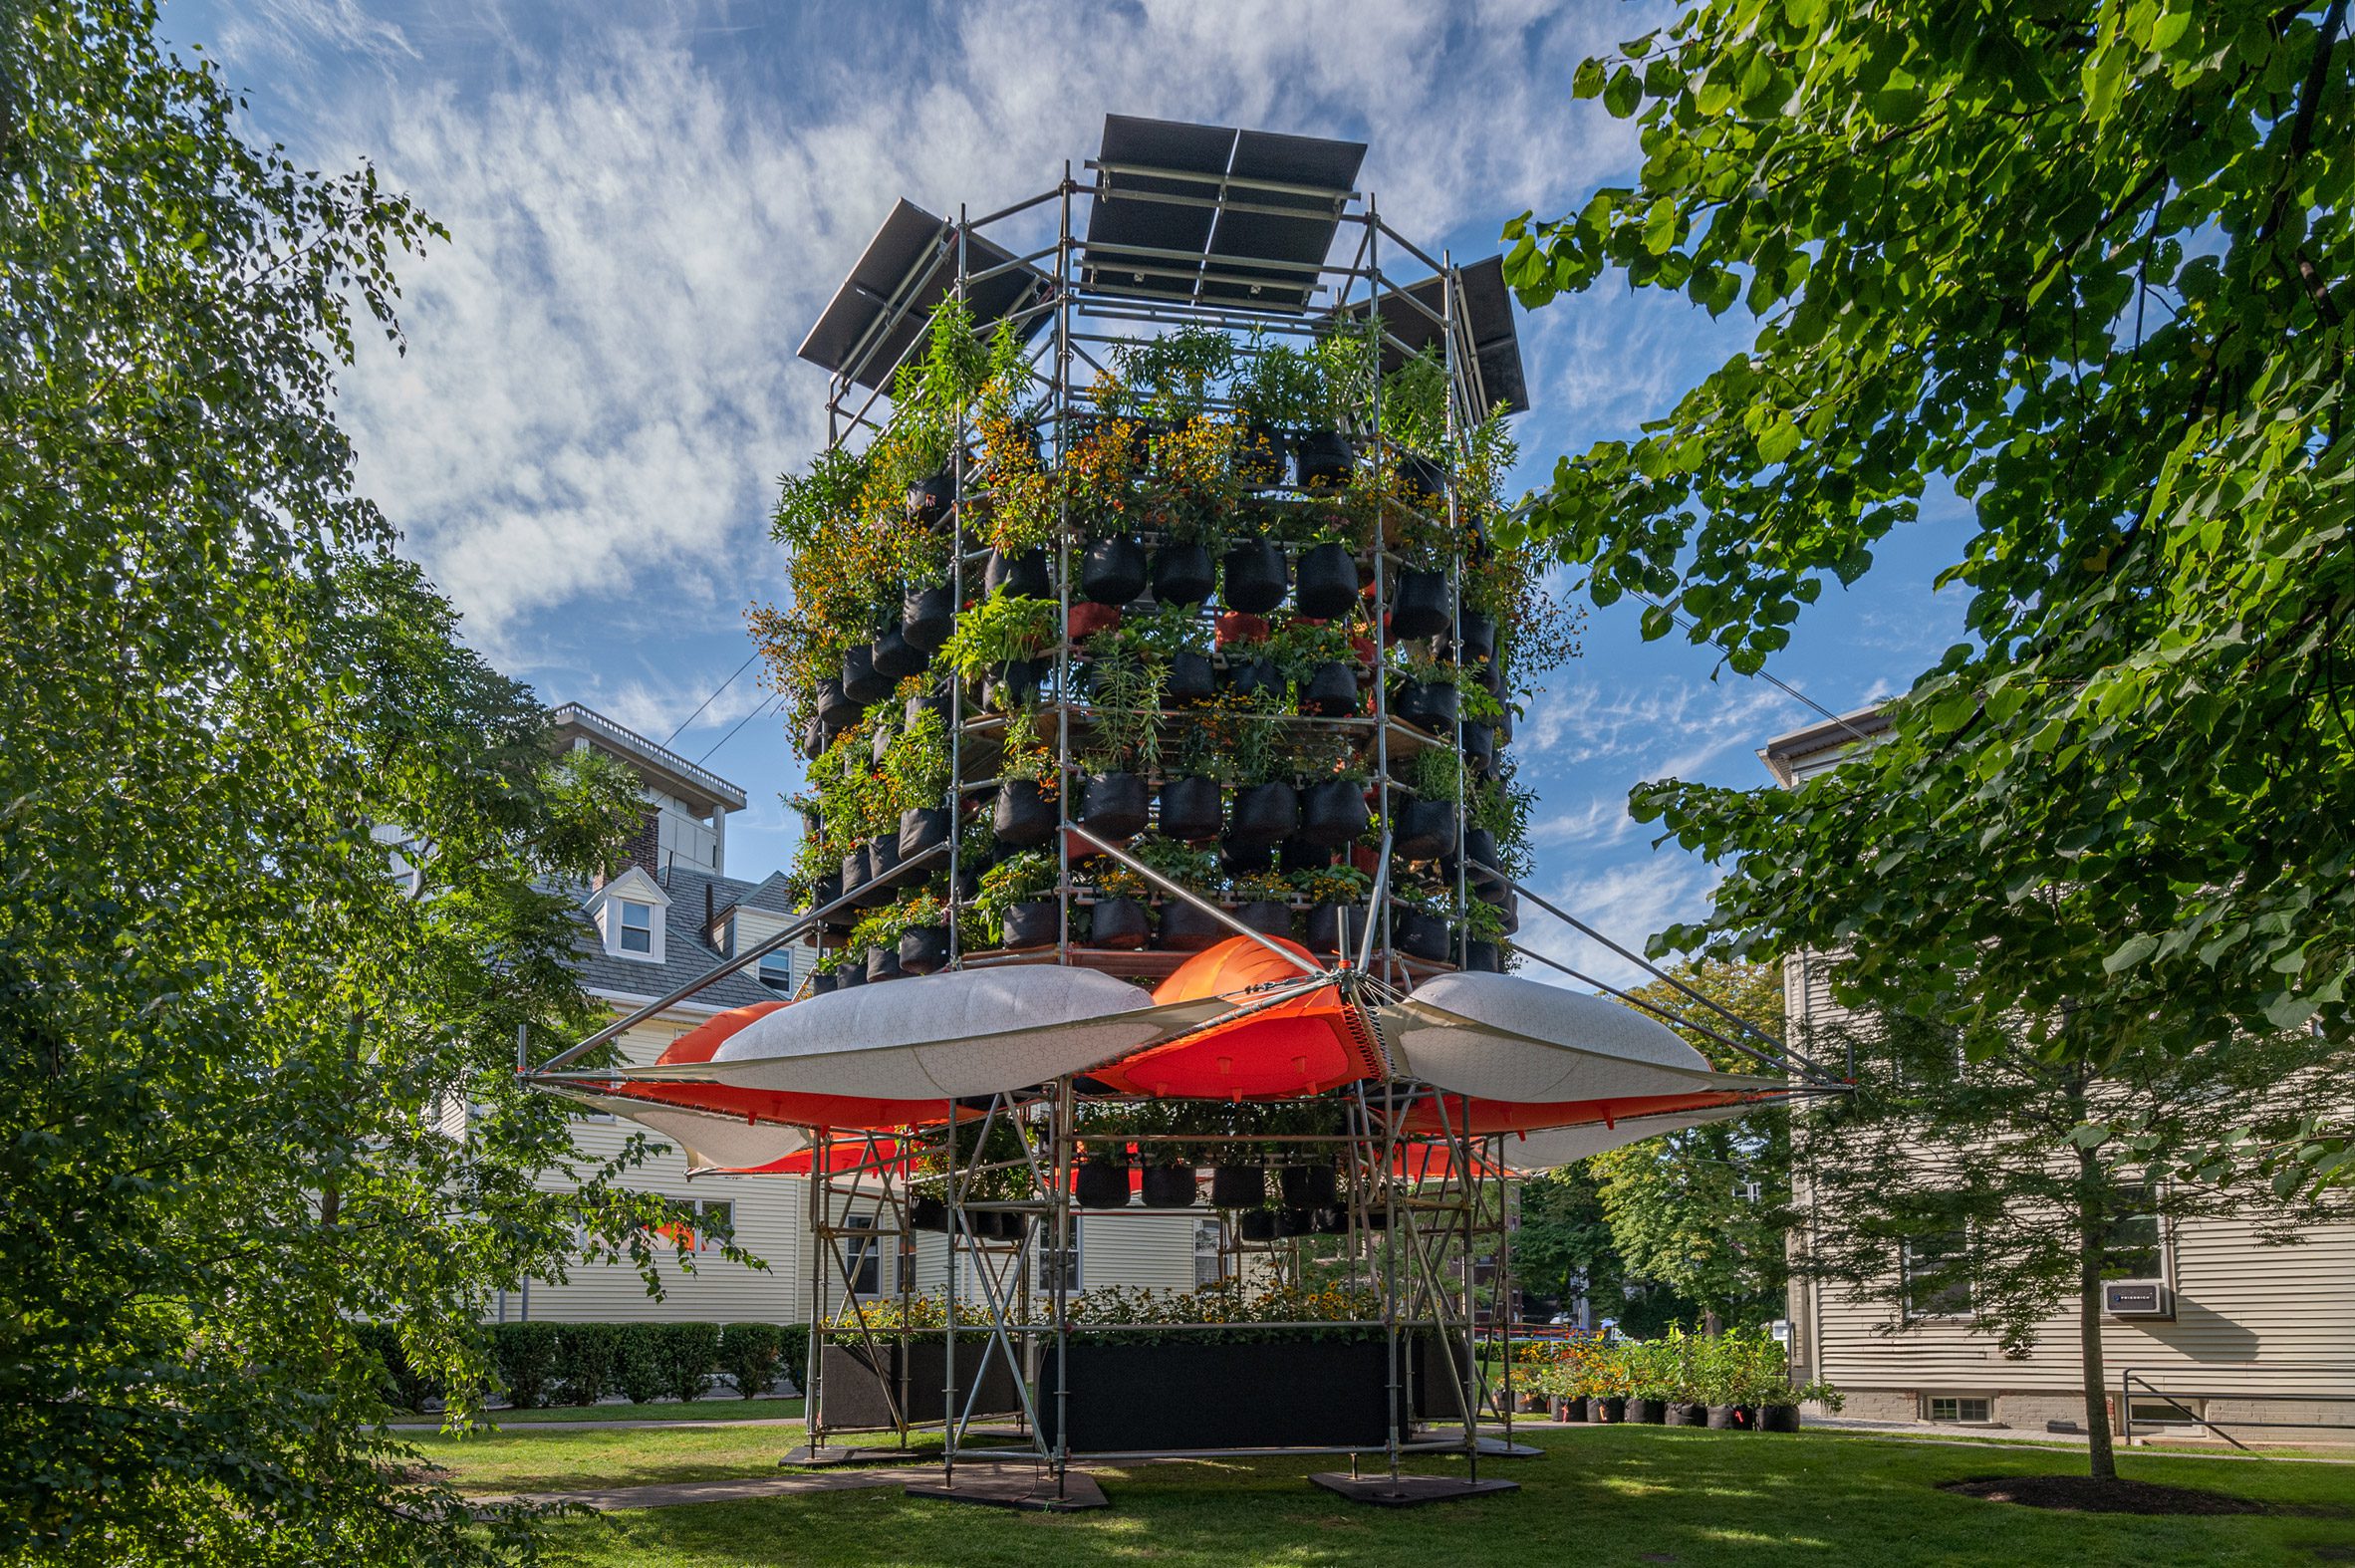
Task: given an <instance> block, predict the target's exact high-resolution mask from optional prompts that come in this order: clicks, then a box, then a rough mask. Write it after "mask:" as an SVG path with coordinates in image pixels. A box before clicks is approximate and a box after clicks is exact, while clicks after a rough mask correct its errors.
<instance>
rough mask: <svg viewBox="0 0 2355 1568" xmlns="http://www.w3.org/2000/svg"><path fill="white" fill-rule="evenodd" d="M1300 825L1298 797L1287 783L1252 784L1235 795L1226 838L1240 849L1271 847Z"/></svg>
mask: <svg viewBox="0 0 2355 1568" xmlns="http://www.w3.org/2000/svg"><path fill="white" fill-rule="evenodd" d="M1299 826H1300V795H1299V792H1298V791H1296V790H1294V789H1293V788H1292V786H1291V785H1289V784H1281V783H1278V784H1253V785H1251V786H1249V787H1248V788H1246V789H1239V790H1236V791H1235V792H1234V813H1233V815H1232V816H1231V817H1230V818H1229V819H1228V827H1227V835H1226V836H1227V838H1228V839H1230V840H1231V841H1233V843H1234V844H1235V845H1236V846H1237V847H1239V848H1243V849H1252V848H1262V849H1264V848H1272V847H1274V846H1275V845H1277V844H1280V843H1282V842H1283V841H1284V840H1285V839H1288V838H1290V837H1291V836H1292V834H1293V832H1294V831H1295V830H1296V829H1298V828H1299Z"/></svg>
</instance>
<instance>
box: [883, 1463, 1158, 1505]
mask: <svg viewBox="0 0 2355 1568" xmlns="http://www.w3.org/2000/svg"><path fill="white" fill-rule="evenodd" d="M907 1494H908V1495H909V1496H911V1497H936V1498H938V1499H939V1500H940V1501H942V1502H971V1503H979V1504H981V1505H982V1506H983V1507H988V1508H1024V1509H1028V1510H1030V1511H1032V1512H1035V1513H1078V1512H1080V1511H1082V1510H1083V1509H1088V1508H1109V1507H1111V1506H1112V1504H1110V1503H1109V1502H1107V1501H1105V1500H1104V1488H1103V1487H1101V1486H1099V1485H1097V1484H1096V1477H1094V1476H1093V1475H1090V1474H1089V1473H1088V1472H1087V1471H1085V1470H1065V1471H1064V1472H1063V1489H1062V1490H1061V1492H1057V1491H1056V1489H1055V1477H1054V1474H1053V1473H1052V1472H1051V1471H1048V1470H1035V1469H1034V1470H1020V1469H1014V1468H1012V1467H1010V1466H1009V1467H1007V1468H1004V1469H998V1468H989V1469H970V1470H960V1471H959V1473H958V1474H957V1477H956V1484H955V1485H953V1486H951V1485H949V1484H948V1483H947V1480H946V1478H945V1477H943V1478H942V1479H941V1480H938V1481H922V1482H915V1481H912V1482H910V1483H909V1486H908V1493H907Z"/></svg>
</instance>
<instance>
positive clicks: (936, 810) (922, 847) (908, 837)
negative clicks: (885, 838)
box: [900, 806, 948, 876]
mask: <svg viewBox="0 0 2355 1568" xmlns="http://www.w3.org/2000/svg"><path fill="white" fill-rule="evenodd" d="M947 842H948V808H947V807H946V806H911V807H909V808H908V809H907V810H906V811H903V812H902V813H900V859H902V860H904V861H912V860H914V859H916V857H917V856H918V855H921V854H922V853H923V852H924V851H926V850H928V849H930V848H932V847H933V846H934V845H937V844H945V843H947ZM925 875H927V876H928V875H930V872H929V869H928V867H927V870H926V872H925Z"/></svg>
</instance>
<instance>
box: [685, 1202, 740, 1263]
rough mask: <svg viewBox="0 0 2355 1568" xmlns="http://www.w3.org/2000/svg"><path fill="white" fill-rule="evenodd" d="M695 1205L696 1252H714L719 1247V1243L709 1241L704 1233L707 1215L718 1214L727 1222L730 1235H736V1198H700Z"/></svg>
mask: <svg viewBox="0 0 2355 1568" xmlns="http://www.w3.org/2000/svg"><path fill="white" fill-rule="evenodd" d="M694 1204H695V1250H696V1251H698V1252H708V1251H711V1250H713V1249H714V1248H715V1247H716V1246H717V1245H718V1243H716V1242H714V1241H712V1240H711V1239H709V1237H708V1236H707V1235H706V1234H705V1232H704V1229H703V1224H702V1220H703V1216H704V1215H706V1214H711V1213H717V1214H719V1215H721V1216H723V1217H724V1218H725V1219H726V1220H727V1225H728V1234H729V1235H731V1236H733V1235H734V1234H735V1233H736V1200H735V1199H734V1198H732V1197H698V1198H696V1199H695V1200H694Z"/></svg>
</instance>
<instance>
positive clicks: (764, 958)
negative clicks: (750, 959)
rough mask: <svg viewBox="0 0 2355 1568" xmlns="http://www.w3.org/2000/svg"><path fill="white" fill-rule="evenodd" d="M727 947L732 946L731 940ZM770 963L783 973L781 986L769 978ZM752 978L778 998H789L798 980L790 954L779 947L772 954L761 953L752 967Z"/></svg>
mask: <svg viewBox="0 0 2355 1568" xmlns="http://www.w3.org/2000/svg"><path fill="white" fill-rule="evenodd" d="M729 945H731V946H733V945H734V943H733V941H732V940H731V941H730V943H729ZM772 962H774V963H776V964H777V965H778V966H779V967H781V968H782V969H783V970H784V971H785V973H784V976H783V978H784V981H785V983H784V984H783V985H778V984H776V983H774V982H773V981H771V980H770V978H769V965H770V963H772ZM752 977H753V979H754V980H755V981H756V982H758V983H759V984H761V985H765V986H767V987H768V988H769V989H770V990H772V991H775V992H776V993H777V994H778V995H779V996H791V995H792V994H793V987H794V984H795V982H796V981H797V979H798V978H799V977H798V976H797V975H795V974H794V972H793V954H792V952H791V951H790V950H788V949H786V948H783V947H780V948H778V949H777V950H776V951H774V952H764V953H762V954H761V955H760V957H759V959H758V960H757V961H755V962H754V963H753V965H752Z"/></svg>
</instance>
